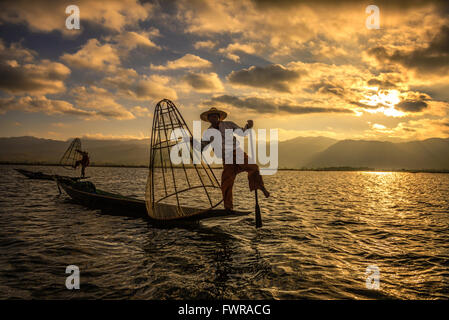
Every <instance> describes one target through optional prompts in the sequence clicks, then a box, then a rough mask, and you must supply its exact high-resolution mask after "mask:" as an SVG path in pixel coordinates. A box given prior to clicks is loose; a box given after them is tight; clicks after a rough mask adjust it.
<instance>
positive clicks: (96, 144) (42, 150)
mask: <svg viewBox="0 0 449 320" xmlns="http://www.w3.org/2000/svg"><path fill="white" fill-rule="evenodd" d="M81 141H82V148H83V149H86V150H87V151H88V152H89V155H90V158H91V163H92V164H119V165H147V164H148V159H149V150H148V149H149V141H148V140H126V141H120V140H91V139H82V140H81ZM69 144H70V141H57V140H48V139H38V138H34V137H17V138H0V161H20V162H44V163H57V162H59V159H60V158H61V156H62V154H63V153H64V151H65V150H66V149H67V147H68V146H69Z"/></svg>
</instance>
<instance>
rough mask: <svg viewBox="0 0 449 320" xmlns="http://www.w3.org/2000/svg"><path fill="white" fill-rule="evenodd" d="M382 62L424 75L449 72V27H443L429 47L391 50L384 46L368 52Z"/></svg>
mask: <svg viewBox="0 0 449 320" xmlns="http://www.w3.org/2000/svg"><path fill="white" fill-rule="evenodd" d="M368 52H369V53H370V54H371V55H373V56H375V57H376V58H377V59H378V60H379V61H380V62H397V63H400V64H401V65H403V66H405V67H407V68H413V69H415V70H417V71H418V72H422V73H438V74H447V72H449V27H448V26H442V27H441V29H440V30H439V32H438V33H437V34H436V35H435V36H434V37H433V39H432V40H431V41H430V42H429V43H428V45H427V46H425V47H423V48H416V49H412V50H394V51H393V52H392V53H389V50H387V48H385V47H383V46H379V47H375V48H372V49H370V50H369V51H368Z"/></svg>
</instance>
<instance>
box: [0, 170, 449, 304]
mask: <svg viewBox="0 0 449 320" xmlns="http://www.w3.org/2000/svg"><path fill="white" fill-rule="evenodd" d="M14 167H20V166H14ZM23 168H25V169H28V170H40V171H43V172H49V173H50V172H51V173H60V174H61V173H63V174H71V173H72V172H70V171H66V170H64V169H63V168H57V167H30V166H27V167H23ZM87 174H88V175H89V176H91V177H92V178H91V179H90V180H91V181H92V182H94V183H95V184H96V185H97V187H98V188H101V189H104V190H107V191H115V192H120V193H122V194H124V195H135V196H138V197H141V198H143V196H144V189H145V183H146V177H147V170H146V169H135V168H88V169H87ZM0 176H1V182H0V248H1V254H0V299H5V298H24V299H34V298H43V299H47V298H52V299H70V298H87V299H98V298H112V299H117V298H118V299H448V298H449V281H448V280H449V175H448V174H427V173H417V174H413V173H369V172H295V171H282V172H279V173H277V174H276V175H274V176H268V177H265V181H266V186H267V188H268V189H269V190H270V191H271V194H272V196H271V198H269V199H264V198H263V197H260V198H261V199H260V205H261V208H262V218H263V223H264V226H263V228H262V229H259V230H256V229H255V227H254V215H251V216H247V217H240V218H239V217H233V218H227V219H225V220H212V221H203V222H201V223H199V224H196V225H192V226H189V227H185V228H170V229H160V228H156V227H154V226H152V225H151V224H150V223H148V222H146V221H144V220H140V219H130V218H125V217H114V216H106V215H100V214H99V212H98V211H95V210H89V209H86V208H84V207H82V206H80V205H78V204H75V203H73V202H71V201H70V200H69V197H68V196H67V195H65V194H63V195H59V194H58V190H57V187H56V185H55V183H54V182H51V181H39V180H29V179H27V178H25V177H23V176H21V175H20V174H19V173H17V172H15V171H14V170H13V166H0ZM235 198H236V199H235V204H236V205H237V206H239V207H240V208H250V209H251V210H253V209H252V208H253V207H254V199H253V195H252V194H251V193H249V190H248V186H247V181H246V174H241V175H240V176H239V177H238V179H237V181H236V186H235ZM68 265H77V266H78V267H79V269H80V275H81V277H80V279H81V288H80V290H67V289H66V287H65V280H66V277H67V276H68V275H67V274H65V268H66V266H68ZM373 265H374V266H377V268H378V269H379V272H380V273H379V276H380V289H379V290H378V291H376V290H370V289H367V287H366V278H367V275H366V274H365V272H366V268H367V267H368V266H373Z"/></svg>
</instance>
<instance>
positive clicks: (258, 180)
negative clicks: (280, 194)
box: [200, 108, 270, 211]
mask: <svg viewBox="0 0 449 320" xmlns="http://www.w3.org/2000/svg"><path fill="white" fill-rule="evenodd" d="M226 116H227V113H226V112H224V111H221V110H218V109H216V108H211V109H210V110H208V111H206V112H203V113H202V114H201V116H200V118H201V120H203V121H208V122H210V124H211V126H210V127H209V128H215V129H217V130H218V131H220V133H221V136H222V139H223V140H222V141H225V130H226V129H243V131H244V130H246V129H251V128H252V127H253V121H252V120H248V123H247V124H246V125H245V128H240V127H239V126H238V125H237V124H235V123H234V122H232V121H223V120H224V119H225V118H226ZM210 142H211V141H207V142H206V141H204V142H203V141H202V142H201V145H202V146H201V147H202V148H201V149H203V148H204V147H205V146H206V145H207V144H209V143H210ZM236 147H237V146H236V144H234V145H233V150H227V151H225V149H224V148H223V150H222V153H223V154H222V159H224V158H225V157H224V153H225V152H226V153H227V152H231V153H232V156H233V158H234V159H233V160H234V161H233V163H232V164H227V163H225V161H223V173H222V175H221V191H222V194H223V200H224V207H225V209H226V210H228V211H232V209H233V201H232V188H233V186H234V180H235V177H236V175H237V174H239V173H241V172H245V171H246V172H247V173H248V182H249V189H250V190H251V191H254V190H256V189H259V190H261V191H262V192H263V194H264V195H265V197H267V198H268V197H269V196H270V193H269V192H268V191H267V189H265V186H264V183H263V180H262V176H261V175H260V171H259V166H258V165H257V164H250V163H248V155H247V154H246V153H243V157H244V163H242V164H237V163H236Z"/></svg>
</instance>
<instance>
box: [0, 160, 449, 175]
mask: <svg viewBox="0 0 449 320" xmlns="http://www.w3.org/2000/svg"><path fill="white" fill-rule="evenodd" d="M0 165H20V166H46V167H47V166H48V167H60V166H61V165H60V164H58V163H39V162H33V163H31V162H15V161H0ZM89 167H100V168H148V165H121V164H91V165H89ZM180 168H181V167H180ZM278 171H361V172H408V173H449V169H391V170H387V169H375V168H369V167H324V168H301V169H296V168H279V169H278Z"/></svg>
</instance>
